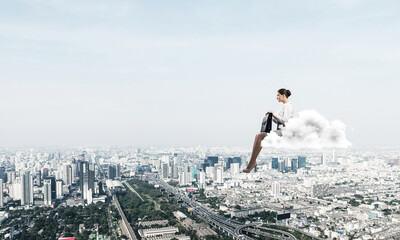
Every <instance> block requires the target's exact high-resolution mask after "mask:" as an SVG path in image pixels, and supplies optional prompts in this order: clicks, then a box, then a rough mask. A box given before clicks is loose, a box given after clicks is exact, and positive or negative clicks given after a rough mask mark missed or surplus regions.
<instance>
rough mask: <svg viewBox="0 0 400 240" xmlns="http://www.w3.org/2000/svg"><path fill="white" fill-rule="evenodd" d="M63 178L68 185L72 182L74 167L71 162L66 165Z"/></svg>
mask: <svg viewBox="0 0 400 240" xmlns="http://www.w3.org/2000/svg"><path fill="white" fill-rule="evenodd" d="M63 180H64V183H65V185H67V186H68V185H71V184H72V167H71V165H69V164H66V165H64V171H63Z"/></svg>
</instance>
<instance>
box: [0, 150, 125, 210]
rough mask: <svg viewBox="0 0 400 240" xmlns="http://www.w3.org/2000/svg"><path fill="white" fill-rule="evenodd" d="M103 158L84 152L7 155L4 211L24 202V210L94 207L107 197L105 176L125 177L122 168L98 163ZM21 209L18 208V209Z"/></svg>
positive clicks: (1, 195) (0, 197) (1, 179)
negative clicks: (61, 204) (9, 205)
mask: <svg viewBox="0 0 400 240" xmlns="http://www.w3.org/2000/svg"><path fill="white" fill-rule="evenodd" d="M98 158H99V156H96V155H95V154H88V153H87V152H86V151H83V153H81V154H77V155H74V154H73V153H69V154H66V155H63V154H61V153H36V154H33V153H30V154H27V153H22V152H21V153H17V154H15V155H3V156H2V159H1V163H2V166H1V167H0V187H2V188H1V189H2V190H3V191H0V207H4V205H5V203H8V202H9V203H13V204H14V205H13V206H15V202H16V201H20V205H21V206H33V205H35V206H42V205H44V206H54V204H55V203H56V202H60V201H61V200H65V201H66V202H67V203H68V204H72V205H73V204H76V203H78V204H90V203H92V202H93V201H94V200H96V199H95V197H98V196H100V195H104V186H103V182H102V181H101V180H100V179H101V178H102V177H103V176H104V177H107V178H109V179H118V178H120V177H121V169H120V165H119V164H103V165H101V164H100V163H99V162H98ZM16 206H18V205H16Z"/></svg>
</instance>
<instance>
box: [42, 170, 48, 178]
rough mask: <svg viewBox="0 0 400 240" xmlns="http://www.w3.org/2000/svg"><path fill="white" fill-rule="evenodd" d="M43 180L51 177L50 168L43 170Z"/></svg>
mask: <svg viewBox="0 0 400 240" xmlns="http://www.w3.org/2000/svg"><path fill="white" fill-rule="evenodd" d="M42 175H43V179H44V178H45V177H48V176H49V169H48V168H43V174H42Z"/></svg>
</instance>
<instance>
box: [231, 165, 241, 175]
mask: <svg viewBox="0 0 400 240" xmlns="http://www.w3.org/2000/svg"><path fill="white" fill-rule="evenodd" d="M231 173H232V174H238V173H239V163H232V164H231Z"/></svg>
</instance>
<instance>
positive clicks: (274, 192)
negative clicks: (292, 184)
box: [271, 182, 281, 197]
mask: <svg viewBox="0 0 400 240" xmlns="http://www.w3.org/2000/svg"><path fill="white" fill-rule="evenodd" d="M271 194H272V195H273V196H275V197H278V196H280V195H281V187H280V184H279V182H273V183H272V187H271Z"/></svg>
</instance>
